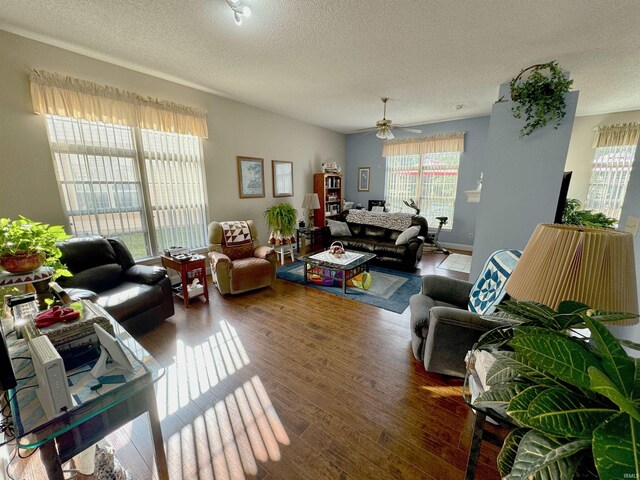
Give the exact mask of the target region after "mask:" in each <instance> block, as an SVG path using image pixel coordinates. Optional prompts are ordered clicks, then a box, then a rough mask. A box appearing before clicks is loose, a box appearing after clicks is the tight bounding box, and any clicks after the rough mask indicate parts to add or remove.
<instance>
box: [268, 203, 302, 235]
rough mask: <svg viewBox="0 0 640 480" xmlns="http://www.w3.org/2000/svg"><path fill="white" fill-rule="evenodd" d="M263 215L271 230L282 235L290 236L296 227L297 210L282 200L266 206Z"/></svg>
mask: <svg viewBox="0 0 640 480" xmlns="http://www.w3.org/2000/svg"><path fill="white" fill-rule="evenodd" d="M264 217H265V220H266V221H267V224H268V225H269V228H270V229H271V230H273V231H274V232H279V233H280V234H281V235H282V236H283V237H291V236H292V235H293V234H294V232H295V229H296V221H297V219H298V211H297V210H296V209H295V208H293V205H291V204H290V203H287V202H283V203H279V204H277V205H273V206H271V207H269V208H267V209H266V210H265V211H264Z"/></svg>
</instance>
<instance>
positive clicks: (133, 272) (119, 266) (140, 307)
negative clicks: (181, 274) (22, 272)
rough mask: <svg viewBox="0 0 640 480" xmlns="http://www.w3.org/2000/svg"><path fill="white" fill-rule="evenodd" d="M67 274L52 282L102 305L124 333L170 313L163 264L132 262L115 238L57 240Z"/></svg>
mask: <svg viewBox="0 0 640 480" xmlns="http://www.w3.org/2000/svg"><path fill="white" fill-rule="evenodd" d="M58 246H59V247H60V250H61V251H62V258H61V261H62V263H64V264H65V265H66V266H67V268H68V269H69V270H70V271H71V273H73V277H60V278H58V280H57V281H58V283H59V284H60V286H61V287H63V288H64V289H65V290H66V291H67V292H68V293H69V295H70V296H71V297H72V298H85V299H90V300H93V301H95V302H96V303H98V304H100V305H102V306H103V307H104V309H105V310H106V311H107V312H109V313H110V314H111V315H112V316H113V318H115V319H116V320H117V321H118V322H119V323H120V324H121V325H122V326H123V327H124V328H126V329H127V331H129V332H130V333H142V332H144V331H147V330H149V329H151V328H153V327H155V326H156V325H158V324H159V323H162V322H163V321H164V319H166V318H168V317H170V316H171V315H173V313H174V307H173V297H172V294H171V282H170V280H169V278H168V277H167V272H166V270H165V269H164V268H161V267H153V266H149V265H136V263H135V261H134V260H133V257H132V256H131V253H130V252H129V250H128V249H127V247H126V246H125V244H124V243H123V242H122V241H121V240H119V239H117V238H104V237H100V236H88V237H76V238H71V239H69V240H66V241H64V242H61V243H59V244H58Z"/></svg>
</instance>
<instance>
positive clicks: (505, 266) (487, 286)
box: [409, 250, 521, 377]
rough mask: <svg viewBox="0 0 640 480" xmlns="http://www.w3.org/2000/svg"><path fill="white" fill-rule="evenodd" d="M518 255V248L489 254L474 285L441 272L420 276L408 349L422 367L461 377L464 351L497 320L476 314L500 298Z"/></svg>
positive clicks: (489, 309) (491, 307)
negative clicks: (410, 349)
mask: <svg viewBox="0 0 640 480" xmlns="http://www.w3.org/2000/svg"><path fill="white" fill-rule="evenodd" d="M520 255H521V252H520V251H519V250H498V251H497V252H495V253H493V254H492V255H491V256H490V257H489V259H488V260H487V263H486V264H485V266H484V269H483V271H482V273H480V275H479V277H478V280H476V282H475V283H474V284H472V283H471V282H466V281H464V280H457V279H455V278H448V277H443V276H440V275H425V276H424V277H422V290H421V291H420V293H417V294H415V295H413V296H412V297H411V299H410V302H409V305H410V310H411V348H412V349H413V355H414V356H415V357H416V360H419V361H421V362H424V368H425V369H426V370H427V371H429V372H436V373H442V374H445V375H452V376H455V377H464V375H465V363H464V358H465V355H466V353H467V352H468V351H469V350H470V349H471V347H473V345H474V344H475V343H476V342H477V341H478V339H479V338H480V336H481V335H482V334H483V333H484V332H486V331H487V330H490V329H492V328H494V327H497V326H498V325H500V324H501V322H498V321H496V320H489V319H485V318H482V316H481V315H488V314H490V313H493V311H494V310H495V308H496V306H497V305H498V303H500V301H501V300H502V299H503V298H504V296H505V291H504V286H505V284H506V282H507V280H508V279H509V276H510V275H511V272H512V271H513V269H514V268H515V266H516V264H517V262H518V259H519V258H520Z"/></svg>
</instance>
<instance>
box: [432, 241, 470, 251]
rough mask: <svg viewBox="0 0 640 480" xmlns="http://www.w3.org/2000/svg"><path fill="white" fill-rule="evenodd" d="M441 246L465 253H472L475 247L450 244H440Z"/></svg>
mask: <svg viewBox="0 0 640 480" xmlns="http://www.w3.org/2000/svg"><path fill="white" fill-rule="evenodd" d="M439 243H440V245H442V246H443V247H446V248H451V249H453V250H462V251H463V252H472V251H473V245H463V244H461V243H448V242H439Z"/></svg>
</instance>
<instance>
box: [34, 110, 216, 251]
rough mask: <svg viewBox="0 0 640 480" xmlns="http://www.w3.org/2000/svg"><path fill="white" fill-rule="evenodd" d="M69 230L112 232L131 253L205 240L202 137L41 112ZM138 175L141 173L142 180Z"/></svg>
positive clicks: (196, 245)
mask: <svg viewBox="0 0 640 480" xmlns="http://www.w3.org/2000/svg"><path fill="white" fill-rule="evenodd" d="M46 119H47V132H48V135H49V142H50V145H51V153H52V157H53V161H54V167H55V172H56V177H57V179H58V184H59V187H60V194H61V196H62V200H63V205H64V208H65V210H66V213H67V215H68V217H69V225H70V227H71V232H72V233H73V234H74V235H87V234H99V235H104V236H118V237H120V238H122V239H123V241H124V242H125V243H126V245H127V247H129V249H130V250H131V253H132V254H133V256H134V258H145V257H150V256H154V255H158V254H159V253H160V252H162V250H164V249H165V248H168V247H170V246H173V245H179V246H184V247H189V248H192V249H195V248H201V247H205V246H206V244H207V235H206V204H205V194H204V181H203V162H202V141H201V139H200V137H196V136H192V135H184V134H177V133H166V132H158V131H153V130H148V129H138V128H133V127H128V126H121V125H112V124H108V123H102V122H90V121H87V120H81V119H76V118H70V117H58V116H53V115H46ZM143 179H144V180H143Z"/></svg>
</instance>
